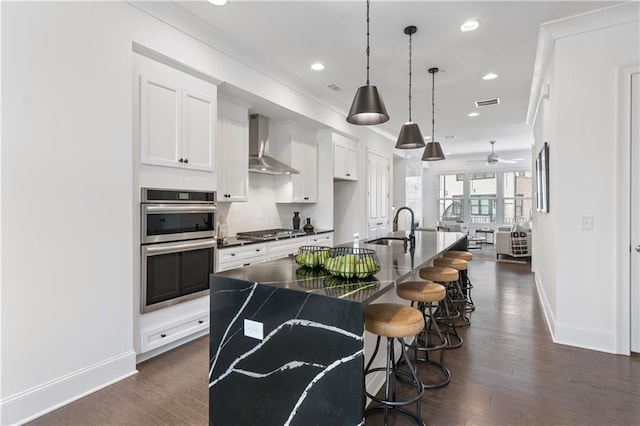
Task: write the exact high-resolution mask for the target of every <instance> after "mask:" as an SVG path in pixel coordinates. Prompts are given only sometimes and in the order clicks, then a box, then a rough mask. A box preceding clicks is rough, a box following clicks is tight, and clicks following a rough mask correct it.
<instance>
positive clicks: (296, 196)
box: [271, 122, 318, 203]
mask: <svg viewBox="0 0 640 426" xmlns="http://www.w3.org/2000/svg"><path fill="white" fill-rule="evenodd" d="M274 130H275V131H274V138H273V141H272V143H273V145H272V147H271V153H272V155H274V157H276V158H277V159H278V160H280V161H282V162H284V163H285V164H289V165H291V167H293V168H294V169H296V170H298V171H299V172H300V173H299V174H292V175H283V176H276V178H277V179H276V184H275V185H276V202H279V203H315V202H317V200H318V144H317V142H316V138H315V134H314V133H313V132H312V131H310V130H308V129H304V128H302V127H299V126H298V125H296V124H293V123H288V122H285V123H277V124H276V125H275V126H274Z"/></svg>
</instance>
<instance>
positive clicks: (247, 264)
mask: <svg viewBox="0 0 640 426" xmlns="http://www.w3.org/2000/svg"><path fill="white" fill-rule="evenodd" d="M249 265H251V263H249V262H247V263H243V264H242V266H249Z"/></svg>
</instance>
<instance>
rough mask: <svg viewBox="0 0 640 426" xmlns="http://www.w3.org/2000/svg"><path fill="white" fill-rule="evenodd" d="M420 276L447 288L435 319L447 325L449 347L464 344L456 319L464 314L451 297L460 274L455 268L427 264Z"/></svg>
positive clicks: (452, 347) (421, 270)
mask: <svg viewBox="0 0 640 426" xmlns="http://www.w3.org/2000/svg"><path fill="white" fill-rule="evenodd" d="M418 273H419V275H420V278H422V279H424V280H428V281H434V282H436V283H439V284H442V285H444V286H445V288H446V290H447V291H446V296H445V298H444V300H442V301H440V303H439V305H438V309H437V310H436V312H435V319H436V321H439V322H440V323H441V324H444V325H445V326H446V329H445V334H446V336H447V349H455V348H459V347H460V346H462V337H461V336H459V335H458V331H457V330H456V325H455V324H454V321H455V320H456V319H457V318H460V317H461V316H462V314H461V312H460V311H459V310H458V309H457V306H456V305H455V304H454V303H453V301H452V299H451V295H450V294H451V293H453V291H454V290H455V287H456V283H457V282H458V279H459V278H460V274H459V273H458V271H457V270H456V269H454V268H449V267H444V266H425V267H424V268H420V271H419V272H418Z"/></svg>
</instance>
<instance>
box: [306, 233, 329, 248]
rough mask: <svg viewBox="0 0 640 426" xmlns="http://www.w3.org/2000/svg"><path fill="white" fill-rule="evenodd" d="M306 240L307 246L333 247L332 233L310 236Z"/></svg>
mask: <svg viewBox="0 0 640 426" xmlns="http://www.w3.org/2000/svg"><path fill="white" fill-rule="evenodd" d="M307 240H308V241H307V244H308V245H310V246H325V247H333V232H325V233H323V234H312V235H309V236H308V237H307Z"/></svg>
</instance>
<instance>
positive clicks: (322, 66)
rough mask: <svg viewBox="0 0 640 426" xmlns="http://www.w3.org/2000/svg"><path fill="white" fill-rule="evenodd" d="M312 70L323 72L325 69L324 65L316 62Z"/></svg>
mask: <svg viewBox="0 0 640 426" xmlns="http://www.w3.org/2000/svg"><path fill="white" fill-rule="evenodd" d="M311 69H312V70H314V71H322V70H323V69H324V65H323V64H321V63H320V62H316V63H313V64H311Z"/></svg>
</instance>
